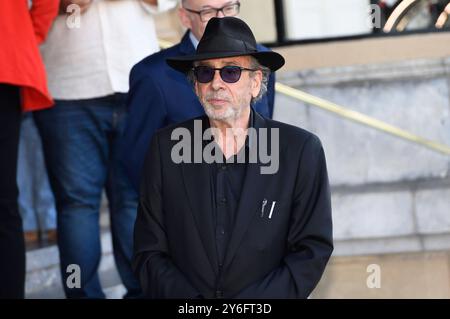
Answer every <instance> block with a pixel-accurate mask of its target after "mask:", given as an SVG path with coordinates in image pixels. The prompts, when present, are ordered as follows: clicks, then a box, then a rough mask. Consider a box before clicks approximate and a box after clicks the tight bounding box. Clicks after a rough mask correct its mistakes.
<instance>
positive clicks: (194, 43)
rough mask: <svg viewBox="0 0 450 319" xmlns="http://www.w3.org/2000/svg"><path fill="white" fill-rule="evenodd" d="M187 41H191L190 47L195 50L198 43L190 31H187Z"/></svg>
mask: <svg viewBox="0 0 450 319" xmlns="http://www.w3.org/2000/svg"><path fill="white" fill-rule="evenodd" d="M189 39H191V42H192V45H193V46H194V48H195V50H197V46H198V44H199V42H200V41H199V40H197V38H196V37H195V35H194V34H193V33H192V31H189Z"/></svg>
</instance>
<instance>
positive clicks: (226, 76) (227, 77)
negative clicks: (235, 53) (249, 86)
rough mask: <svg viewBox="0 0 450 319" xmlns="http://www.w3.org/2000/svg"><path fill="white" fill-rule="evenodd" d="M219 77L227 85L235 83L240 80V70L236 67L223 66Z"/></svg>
mask: <svg viewBox="0 0 450 319" xmlns="http://www.w3.org/2000/svg"><path fill="white" fill-rule="evenodd" d="M220 77H221V78H222V80H224V81H225V82H227V83H236V82H237V81H239V79H240V78H241V69H240V68H239V67H238V66H225V67H223V68H222V70H220Z"/></svg>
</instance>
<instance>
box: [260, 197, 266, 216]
mask: <svg viewBox="0 0 450 319" xmlns="http://www.w3.org/2000/svg"><path fill="white" fill-rule="evenodd" d="M266 205H267V199H265V198H264V200H263V201H262V205H261V217H264V208H265V207H266Z"/></svg>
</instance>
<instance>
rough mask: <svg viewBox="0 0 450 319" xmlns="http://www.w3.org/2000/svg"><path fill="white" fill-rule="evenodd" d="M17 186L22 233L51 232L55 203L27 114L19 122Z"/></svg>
mask: <svg viewBox="0 0 450 319" xmlns="http://www.w3.org/2000/svg"><path fill="white" fill-rule="evenodd" d="M17 184H18V186H19V211H20V214H21V215H22V220H23V229H24V231H31V230H37V231H46V230H50V229H55V228H56V208H55V200H54V198H53V193H52V191H51V189H50V184H49V182H48V177H47V170H46V169H45V165H44V155H43V153H42V143H41V137H40V136H39V132H38V130H37V128H36V125H35V124H34V119H33V115H32V114H31V113H26V114H25V115H24V116H23V118H22V125H21V129H20V142H19V161H18V169H17Z"/></svg>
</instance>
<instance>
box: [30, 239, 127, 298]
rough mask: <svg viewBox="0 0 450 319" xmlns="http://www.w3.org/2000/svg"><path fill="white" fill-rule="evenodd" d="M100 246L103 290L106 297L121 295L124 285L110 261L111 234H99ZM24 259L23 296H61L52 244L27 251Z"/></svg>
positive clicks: (56, 255) (55, 256) (111, 258)
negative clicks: (25, 261)
mask: <svg viewBox="0 0 450 319" xmlns="http://www.w3.org/2000/svg"><path fill="white" fill-rule="evenodd" d="M101 246H102V259H101V261H100V266H99V276H100V281H101V283H102V287H103V289H104V292H105V294H106V296H107V298H111V299H117V298H122V296H123V294H124V293H125V288H124V287H123V285H122V284H121V281H120V277H119V275H118V272H117V269H116V266H115V263H114V257H113V254H112V242H111V234H110V233H109V232H107V231H105V232H103V233H102V235H101ZM26 260H27V265H26V282H25V297H26V298H31V299H36V298H39V299H48V298H49V299H60V298H65V296H64V291H63V287H62V282H61V274H60V269H59V253H58V248H57V247H56V246H55V245H53V246H49V247H45V248H39V249H35V250H30V251H28V252H27V253H26Z"/></svg>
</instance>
